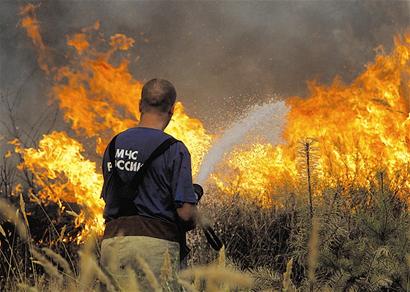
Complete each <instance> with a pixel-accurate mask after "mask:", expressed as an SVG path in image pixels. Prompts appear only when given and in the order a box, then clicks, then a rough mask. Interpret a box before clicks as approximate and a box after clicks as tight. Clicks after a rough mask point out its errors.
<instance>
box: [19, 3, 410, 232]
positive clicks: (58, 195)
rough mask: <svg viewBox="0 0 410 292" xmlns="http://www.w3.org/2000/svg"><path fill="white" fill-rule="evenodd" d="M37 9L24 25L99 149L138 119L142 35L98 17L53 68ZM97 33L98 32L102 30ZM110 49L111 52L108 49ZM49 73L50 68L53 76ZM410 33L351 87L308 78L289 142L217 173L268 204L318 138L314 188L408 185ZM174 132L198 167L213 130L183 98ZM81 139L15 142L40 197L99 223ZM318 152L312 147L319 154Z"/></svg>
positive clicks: (80, 129)
mask: <svg viewBox="0 0 410 292" xmlns="http://www.w3.org/2000/svg"><path fill="white" fill-rule="evenodd" d="M34 10H35V7H34V6H25V7H24V8H22V11H21V17H22V26H23V27H24V28H25V29H26V30H27V34H28V36H29V37H30V38H31V39H32V41H33V44H34V45H35V47H36V48H37V50H38V52H39V58H38V61H39V64H40V66H41V68H42V69H43V70H44V71H45V72H46V73H47V74H48V76H50V77H51V78H53V81H54V85H53V88H52V90H51V93H52V96H53V98H54V99H55V100H56V101H58V103H59V106H60V107H61V109H63V111H64V118H65V120H66V121H67V122H69V123H70V125H71V127H72V129H73V130H74V131H75V133H76V135H77V136H78V137H81V138H82V139H91V141H94V142H95V150H96V153H98V154H99V155H101V154H102V151H103V150H104V148H105V146H106V145H107V143H108V141H109V139H110V138H111V137H112V136H113V135H114V134H115V133H118V132H120V131H123V130H125V129H127V128H129V127H133V126H135V125H136V124H137V123H138V120H139V112H138V103H139V98H140V93H141V87H142V84H141V83H140V82H139V81H137V80H135V79H134V78H133V76H132V75H131V74H130V72H129V65H130V59H131V58H130V53H129V50H130V49H131V48H132V47H133V46H134V45H135V40H134V39H132V38H130V37H127V36H125V35H122V34H116V35H114V36H112V37H110V38H109V40H108V41H107V40H105V39H104V38H102V37H101V33H99V32H98V31H99V23H98V22H97V23H96V24H95V25H93V26H91V27H89V28H86V29H83V30H82V31H81V32H80V33H77V34H74V35H72V36H69V37H68V38H67V45H68V46H70V47H71V48H72V50H71V51H70V56H68V58H67V59H68V60H69V64H67V65H66V66H64V67H60V68H55V67H52V68H50V65H48V64H51V62H50V61H49V58H48V55H46V53H49V52H48V50H47V48H46V46H45V45H44V43H43V41H42V39H41V34H40V28H39V25H38V21H37V20H36V18H35V13H34ZM97 32H98V33H97ZM101 48H105V50H101ZM51 72H52V73H51ZM409 76H410V35H405V36H402V37H397V38H396V39H395V49H394V51H393V52H392V53H391V54H389V55H388V54H384V53H382V52H380V53H379V54H378V56H377V57H376V59H375V61H374V63H372V64H369V65H368V66H367V68H366V70H365V71H364V72H363V73H362V74H361V75H360V76H358V77H357V78H356V79H355V80H354V81H353V82H352V83H351V84H343V83H342V82H341V81H340V80H339V79H338V78H336V79H335V80H334V82H333V83H332V84H331V85H330V86H321V85H318V84H316V83H314V82H311V83H310V84H309V87H310V96H309V97H308V98H305V99H304V98H299V97H291V98H289V99H287V104H288V106H289V108H290V111H289V113H288V116H287V119H286V126H285V129H284V140H285V143H283V144H282V145H278V146H273V145H271V144H266V143H265V144H263V143H254V144H253V145H251V146H249V145H247V146H241V145H239V146H237V147H236V149H235V150H234V151H232V152H231V153H229V154H228V155H227V156H226V157H225V160H224V161H223V162H222V163H221V165H220V166H219V170H217V171H216V172H215V173H214V174H213V175H212V179H213V181H214V182H215V183H216V185H217V186H218V187H219V188H220V189H221V190H223V191H226V192H227V193H233V192H239V193H241V194H243V195H246V196H249V197H252V198H255V199H257V200H258V201H259V202H260V203H261V204H262V205H264V206H269V205H271V204H272V203H273V199H274V198H275V196H278V195H279V194H283V193H288V192H289V190H290V189H297V188H299V186H300V177H301V175H302V173H303V170H304V169H305V167H306V166H304V163H305V161H304V158H305V156H306V154H307V153H304V152H303V149H301V147H302V146H303V145H302V144H301V142H302V141H305V140H306V138H307V137H309V138H312V139H313V140H312V141H315V142H314V144H315V145H314V149H315V150H313V151H312V153H309V155H311V156H310V157H311V159H312V161H311V162H312V165H314V168H312V170H313V172H314V175H315V181H316V184H315V189H316V190H320V188H321V186H325V185H326V186H335V185H345V186H349V185H357V186H362V187H369V186H370V184H371V183H372V182H373V181H374V180H375V177H376V175H377V173H380V172H383V173H385V174H386V176H387V177H388V178H389V181H390V184H391V187H393V188H396V189H398V190H400V192H399V193H401V194H402V195H405V194H406V193H407V194H408V193H409V191H410V177H409V168H410V115H409V111H410V110H409V109H410V95H409V93H410V90H409V88H410V77H409ZM167 132H169V133H170V134H172V135H174V136H175V137H176V138H178V139H180V140H182V141H184V142H185V144H186V145H187V147H188V148H189V150H190V152H191V154H192V160H193V171H194V173H196V172H197V171H198V169H199V165H200V163H201V161H202V159H203V157H204V154H205V153H206V152H207V150H208V149H209V148H210V146H211V144H212V141H213V137H212V136H211V135H210V134H209V133H207V131H206V129H205V128H204V127H203V125H202V123H201V121H199V120H197V119H193V118H191V117H189V116H188V115H187V114H186V113H185V111H184V107H183V105H182V104H181V103H178V104H177V106H176V112H175V115H174V117H173V120H172V121H171V123H170V125H169V126H168V128H167ZM86 150H88V149H85V148H84V147H83V146H82V144H81V143H80V142H79V141H78V140H76V139H74V138H73V137H69V136H68V135H67V134H66V133H62V132H60V133H58V132H53V133H51V134H49V135H45V136H44V137H43V139H42V140H41V141H40V143H39V147H38V149H31V148H30V149H23V148H21V147H17V151H18V152H19V153H21V155H22V157H23V159H24V163H23V164H22V167H26V168H27V169H29V170H31V171H32V172H33V174H34V176H35V182H36V184H37V185H38V186H39V187H40V191H39V194H40V195H41V197H42V198H43V199H46V200H51V201H58V200H64V201H67V202H75V203H77V204H79V205H81V206H83V210H84V213H83V214H81V216H79V217H78V218H80V219H78V224H85V226H86V228H85V233H84V235H86V233H87V232H88V230H90V229H91V228H95V229H97V230H101V229H102V226H103V225H102V224H103V222H102V208H103V202H102V200H101V199H100V197H99V196H100V193H99V192H100V190H101V185H102V177H101V174H100V172H99V171H97V169H96V165H95V163H94V162H92V161H90V160H88V159H87V155H86V153H87V151H86ZM313 152H314V153H313Z"/></svg>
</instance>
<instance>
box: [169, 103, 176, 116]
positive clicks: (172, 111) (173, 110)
mask: <svg viewBox="0 0 410 292" xmlns="http://www.w3.org/2000/svg"><path fill="white" fill-rule="evenodd" d="M174 112H175V103H174V104H173V105H172V106H171V108H170V109H169V112H168V113H169V114H170V115H173V114H174Z"/></svg>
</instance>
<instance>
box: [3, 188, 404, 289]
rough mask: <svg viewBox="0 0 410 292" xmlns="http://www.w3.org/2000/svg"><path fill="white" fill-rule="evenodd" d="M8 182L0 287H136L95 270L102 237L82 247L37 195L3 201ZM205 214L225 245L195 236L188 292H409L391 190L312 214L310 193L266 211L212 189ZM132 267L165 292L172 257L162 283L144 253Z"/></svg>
mask: <svg viewBox="0 0 410 292" xmlns="http://www.w3.org/2000/svg"><path fill="white" fill-rule="evenodd" d="M2 186H3V188H2V197H3V198H2V199H1V204H0V212H1V215H2V216H1V218H3V219H2V222H1V228H0V234H1V235H0V238H1V249H0V250H1V258H2V260H1V262H0V263H1V266H0V273H1V274H0V277H1V278H0V280H1V282H0V283H1V287H3V288H2V290H6V291H17V290H24V291H25V290H27V291H43V290H45V291H63V290H73V289H74V290H82V291H89V290H93V289H101V288H104V289H108V290H110V291H118V290H121V291H132V290H134V291H137V290H138V281H137V277H136V276H134V277H133V279H135V281H130V282H128V283H118V281H116V279H115V278H113V276H112V275H110V274H109V273H108V272H107V271H106V269H105V267H101V266H99V264H98V258H99V243H100V242H99V238H98V236H97V235H95V234H93V235H90V236H89V237H88V238H87V240H86V241H85V243H82V244H79V245H78V244H77V243H76V241H75V236H76V234H79V233H80V231H81V230H80V229H81V228H79V227H75V225H74V222H73V220H72V217H69V216H67V215H64V214H63V213H62V212H60V211H59V210H61V207H58V206H56V205H53V204H48V205H44V204H43V203H41V202H40V201H39V200H37V199H36V198H35V197H34V195H31V196H30V198H29V197H27V196H26V195H23V194H22V195H20V197H19V196H15V195H12V194H9V196H6V193H5V192H4V191H5V189H4V187H5V184H4V183H3V184H2ZM9 187H10V186H9ZM5 197H7V198H5ZM201 210H202V213H203V216H205V217H207V219H208V220H209V221H210V222H212V224H213V225H214V226H215V229H216V231H217V233H218V234H219V235H220V236H221V238H222V239H223V241H224V243H225V248H224V249H223V250H222V251H221V252H220V253H219V254H218V253H216V252H215V251H213V250H212V249H211V248H210V247H209V246H208V245H207V243H206V240H205V237H204V235H203V234H202V232H201V230H200V229H197V230H195V231H193V232H192V233H191V234H190V236H189V244H190V246H191V249H192V251H191V254H190V255H189V268H188V269H187V270H184V271H182V272H181V273H179V275H178V279H179V282H180V283H181V285H182V286H184V287H185V289H186V290H187V291H264V290H265V291H409V289H410V245H409V237H410V234H409V232H410V217H409V214H408V206H407V204H406V203H405V202H404V201H402V200H400V199H398V198H397V197H396V196H395V194H394V192H393V191H392V190H388V189H381V188H380V186H378V185H374V187H373V188H372V189H370V190H365V189H356V188H353V187H352V188H350V189H342V188H332V189H327V190H325V191H324V192H323V193H322V194H321V196H316V197H314V201H313V217H311V213H310V207H309V204H308V200H307V196H301V195H300V194H289V196H288V198H287V199H286V200H283V201H282V202H281V206H275V207H272V208H262V207H260V206H259V205H258V204H256V203H253V202H252V201H249V200H247V199H244V197H243V196H238V195H232V194H230V195H227V194H223V193H217V191H215V193H213V194H212V195H210V194H208V197H206V198H205V200H204V202H202V206H201ZM136 262H137V263H138V264H139V265H141V267H142V270H143V272H144V275H145V277H147V279H148V280H149V283H150V285H151V287H152V289H153V290H157V291H160V290H161V289H162V291H167V290H169V289H167V287H168V285H167V281H168V280H169V278H170V275H172V271H169V267H167V263H166V260H165V261H164V269H163V271H162V274H161V277H160V278H159V279H155V276H153V275H152V273H151V272H150V270H149V267H147V265H146V263H144V260H143V259H141V257H138V255H136Z"/></svg>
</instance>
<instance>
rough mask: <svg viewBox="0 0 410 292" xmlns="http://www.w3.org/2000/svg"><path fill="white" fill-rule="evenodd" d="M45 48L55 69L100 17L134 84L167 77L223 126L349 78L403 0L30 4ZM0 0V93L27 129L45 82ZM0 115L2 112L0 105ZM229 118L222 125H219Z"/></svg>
mask: <svg viewBox="0 0 410 292" xmlns="http://www.w3.org/2000/svg"><path fill="white" fill-rule="evenodd" d="M39 3H40V4H41V5H40V8H39V9H38V11H37V15H38V18H39V20H40V22H41V28H42V33H43V36H44V41H45V43H46V44H47V45H48V46H49V47H50V48H52V49H53V54H54V57H55V58H56V61H57V62H61V63H64V61H65V56H66V53H67V51H66V50H67V48H66V46H65V41H66V35H68V34H71V33H74V32H78V31H79V30H80V29H81V28H82V27H85V26H89V25H91V24H93V23H94V22H95V21H96V20H100V21H101V29H100V31H101V32H103V33H104V34H105V35H106V36H109V35H111V34H114V33H124V34H126V35H128V36H131V37H133V38H135V40H136V46H135V48H134V49H133V50H132V51H131V53H132V56H133V58H132V63H131V68H132V71H133V74H134V75H135V77H136V78H137V79H139V80H143V81H144V80H149V79H150V78H153V77H156V76H158V77H162V78H166V79H169V80H171V81H172V82H173V83H174V84H175V85H176V88H177V91H178V95H179V97H180V99H181V100H182V101H183V102H184V104H185V105H186V107H187V111H188V113H189V114H190V115H192V116H196V117H198V118H200V119H201V120H203V121H204V122H205V126H206V128H208V129H211V131H212V129H213V128H215V127H218V126H222V127H225V126H226V125H227V124H229V121H231V120H233V119H235V117H236V116H237V115H239V114H240V113H241V112H242V111H243V109H244V108H248V107H249V106H250V105H252V104H255V103H263V102H264V101H266V99H268V98H270V97H271V96H272V95H273V94H279V95H281V96H290V95H302V96H303V95H306V94H307V89H306V81H307V80H312V79H316V80H318V81H319V82H321V83H329V82H331V80H332V79H333V78H334V77H335V75H340V76H341V78H342V79H343V80H345V81H346V82H349V81H350V80H352V79H353V78H354V77H355V76H357V74H358V73H359V72H360V71H362V70H363V66H365V64H366V63H368V62H369V61H371V60H372V59H373V58H374V55H375V53H376V52H375V50H374V49H375V48H376V47H377V46H379V45H382V46H383V47H384V48H385V49H386V50H389V49H390V48H391V47H392V44H393V36H394V35H396V34H398V33H403V32H405V31H406V29H408V27H409V24H410V10H409V2H407V1H389V0H386V1H373V0H369V1H327V0H323V1H267V2H262V1H249V2H244V1H225V2H212V1H204V2H200V1H198V2H190V1H173V2H170V1H147V2H145V1H142V2H140V1H114V0H112V1H69V0H59V1H56V0H49V1H42V2H39ZM21 4H23V3H22V2H18V1H15V0H2V1H1V3H0V7H1V9H0V62H1V64H0V65H1V68H0V89H1V92H2V93H3V94H4V93H5V92H7V94H8V95H10V96H11V97H12V98H15V97H16V96H17V97H18V98H19V99H20V101H19V102H20V103H21V106H20V116H21V117H23V116H24V119H23V120H24V121H25V122H26V123H27V124H32V123H33V122H34V121H35V120H36V119H37V118H38V117H36V116H38V115H39V114H40V113H42V112H43V111H44V110H46V109H47V100H48V99H49V98H50V97H49V96H48V85H49V84H48V82H49V81H48V80H47V79H46V78H45V77H44V75H43V74H42V72H41V71H40V70H39V69H38V66H37V64H36V56H35V51H34V50H33V48H32V45H31V42H30V40H28V39H27V37H26V35H25V32H24V31H23V30H22V29H21V28H20V27H19V26H18V21H19V20H18V17H17V14H18V10H19V5H21ZM2 110H3V109H2ZM227 120H228V121H227Z"/></svg>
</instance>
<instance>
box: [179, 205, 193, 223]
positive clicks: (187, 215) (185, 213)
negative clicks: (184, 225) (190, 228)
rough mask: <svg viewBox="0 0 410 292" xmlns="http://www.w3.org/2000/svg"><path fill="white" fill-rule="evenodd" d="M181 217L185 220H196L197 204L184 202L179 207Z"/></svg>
mask: <svg viewBox="0 0 410 292" xmlns="http://www.w3.org/2000/svg"><path fill="white" fill-rule="evenodd" d="M177 213H178V216H179V218H181V219H182V220H183V221H195V219H196V215H197V208H196V205H194V204H190V203H184V204H182V206H181V207H180V208H178V209H177Z"/></svg>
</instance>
